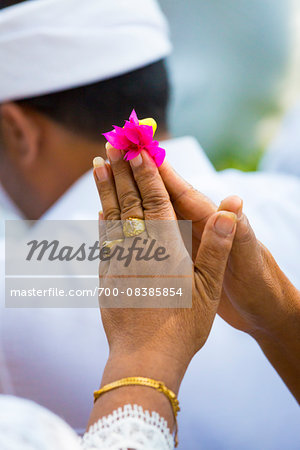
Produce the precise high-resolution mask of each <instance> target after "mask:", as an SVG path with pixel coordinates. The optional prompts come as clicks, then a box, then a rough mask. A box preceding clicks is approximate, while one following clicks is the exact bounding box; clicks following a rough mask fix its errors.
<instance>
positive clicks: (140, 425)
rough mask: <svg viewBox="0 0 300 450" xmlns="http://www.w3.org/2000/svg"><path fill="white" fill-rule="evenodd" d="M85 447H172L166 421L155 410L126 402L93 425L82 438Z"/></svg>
mask: <svg viewBox="0 0 300 450" xmlns="http://www.w3.org/2000/svg"><path fill="white" fill-rule="evenodd" d="M81 447H82V449H84V450H92V449H99V450H100V449H101V450H127V449H134V450H158V449H159V450H172V449H173V448H174V441H173V437H172V435H171V433H170V430H169V428H168V424H167V422H166V420H165V419H164V418H163V417H160V415H159V414H158V413H156V412H152V413H151V414H150V413H149V411H144V410H143V408H142V407H141V406H137V405H125V406H124V407H123V408H119V409H118V410H117V411H114V412H113V413H112V414H110V415H109V416H107V417H103V418H102V419H100V420H99V421H98V422H97V423H95V424H94V425H92V426H91V427H90V429H89V431H88V432H87V433H85V434H84V436H83V438H82V440H81Z"/></svg>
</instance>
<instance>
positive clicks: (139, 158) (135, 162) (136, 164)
mask: <svg viewBox="0 0 300 450" xmlns="http://www.w3.org/2000/svg"><path fill="white" fill-rule="evenodd" d="M142 162H143V158H142V155H138V156H137V157H136V158H133V159H131V160H130V165H131V166H133V167H139V166H140V165H141V164H142Z"/></svg>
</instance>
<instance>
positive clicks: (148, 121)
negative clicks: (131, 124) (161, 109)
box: [139, 118, 157, 136]
mask: <svg viewBox="0 0 300 450" xmlns="http://www.w3.org/2000/svg"><path fill="white" fill-rule="evenodd" d="M139 124H140V125H148V126H150V127H152V130H153V136H154V135H155V132H156V130H157V123H156V122H155V120H154V119H152V118H149V119H142V120H140V121H139Z"/></svg>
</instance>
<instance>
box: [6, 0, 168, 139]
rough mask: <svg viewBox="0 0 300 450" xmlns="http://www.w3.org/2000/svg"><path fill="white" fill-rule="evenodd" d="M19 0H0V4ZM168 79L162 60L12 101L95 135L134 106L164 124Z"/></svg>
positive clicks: (140, 114)
mask: <svg viewBox="0 0 300 450" xmlns="http://www.w3.org/2000/svg"><path fill="white" fill-rule="evenodd" d="M21 1H28V0H21ZM16 3H20V0H19V1H18V0H0V8H4V7H6V6H12V5H14V4H16ZM168 100H169V82H168V76H167V70H166V67H165V64H164V61H163V60H160V61H158V62H155V63H153V64H150V65H147V66H145V67H143V68H140V69H138V70H134V71H132V72H129V73H126V74H125V75H120V76H117V77H114V78H110V79H108V80H104V81H99V82H97V83H93V84H88V85H85V86H81V87H77V88H74V89H68V90H64V91H59V92H56V93H52V94H47V95H40V96H37V97H31V98H25V99H22V100H18V101H16V102H15V103H18V104H20V105H24V106H28V107H31V108H33V109H35V110H37V111H39V112H41V113H43V114H45V115H46V116H48V117H50V118H51V119H53V120H55V121H57V122H59V123H61V124H62V125H64V126H66V127H67V128H69V129H71V130H73V131H75V132H77V133H80V134H84V135H86V136H87V137H91V138H97V137H99V136H100V133H101V132H103V131H108V130H109V129H111V126H112V125H122V124H123V122H124V121H125V120H126V119H128V117H129V115H130V113H131V110H132V109H133V108H134V109H135V110H136V113H137V115H138V117H141V118H145V117H153V118H155V120H156V121H157V122H158V124H159V126H160V130H162V131H165V130H166V128H167V106H168Z"/></svg>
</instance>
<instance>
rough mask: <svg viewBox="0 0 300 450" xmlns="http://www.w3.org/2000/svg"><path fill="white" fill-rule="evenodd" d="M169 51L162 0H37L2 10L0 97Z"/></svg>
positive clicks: (71, 82)
mask: <svg viewBox="0 0 300 450" xmlns="http://www.w3.org/2000/svg"><path fill="white" fill-rule="evenodd" d="M170 51H171V44H170V40H169V33H168V25H167V22H166V20H165V18H164V16H163V14H162V12H161V10H160V8H159V6H158V4H157V3H156V0H31V1H26V2H24V3H20V4H17V5H15V6H11V7H8V8H4V9H3V10H2V11H0V67H1V69H0V102H4V101H8V100H17V99H22V98H26V97H33V96H37V95H42V94H47V93H51V92H55V91H60V90H64V89H70V88H72V87H77V86H82V85H85V84H89V83H93V82H96V81H101V80H104V79H107V78H112V77H114V76H118V75H121V74H124V73H126V72H130V71H132V70H135V69H138V68H140V67H143V66H145V65H147V64H151V63H153V62H155V61H158V60H159V59H161V58H164V57H166V56H167V55H168V54H169V53H170Z"/></svg>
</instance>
